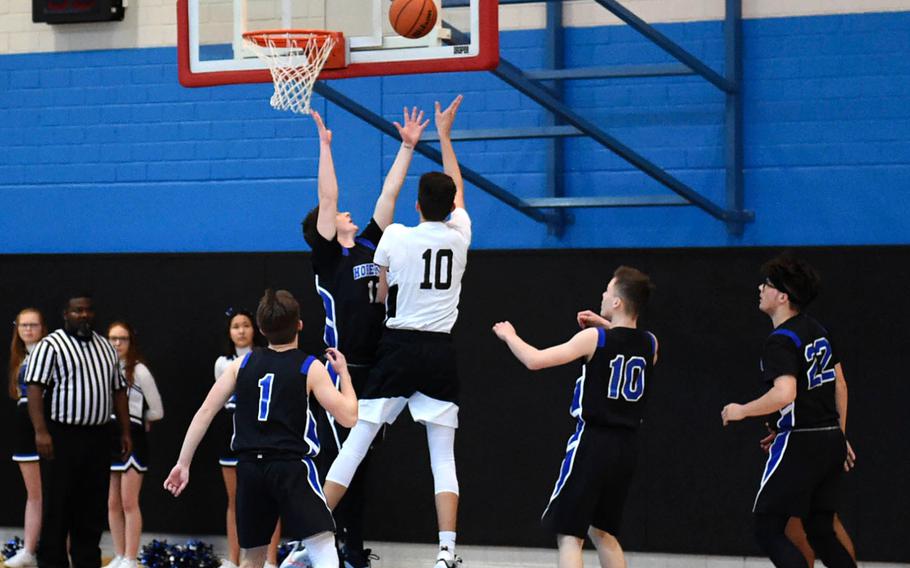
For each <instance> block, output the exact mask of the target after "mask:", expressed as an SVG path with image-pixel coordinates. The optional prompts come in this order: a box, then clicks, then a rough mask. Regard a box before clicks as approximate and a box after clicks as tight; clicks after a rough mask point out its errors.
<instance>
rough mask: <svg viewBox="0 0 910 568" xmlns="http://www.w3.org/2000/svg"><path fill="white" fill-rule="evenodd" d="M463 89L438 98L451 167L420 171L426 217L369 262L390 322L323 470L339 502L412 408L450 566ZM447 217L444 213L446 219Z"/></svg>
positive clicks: (401, 230)
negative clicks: (426, 451)
mask: <svg viewBox="0 0 910 568" xmlns="http://www.w3.org/2000/svg"><path fill="white" fill-rule="evenodd" d="M461 100H462V98H461V96H460V95H459V96H458V97H456V98H455V100H454V101H452V103H451V104H450V105H449V106H448V108H446V109H445V110H444V111H442V110H440V105H439V103H438V102H437V103H436V130H437V131H438V132H439V142H440V146H441V149H442V161H443V169H444V170H445V173H441V172H430V173H427V174H424V175H423V176H422V177H421V178H420V186H419V189H418V198H417V210H418V212H420V224H419V225H417V226H416V227H405V226H403V225H399V224H393V225H389V227H388V228H387V229H386V230H385V233H384V234H383V236H382V239H381V240H380V241H379V246H378V247H377V248H376V254H375V256H374V257H373V261H374V262H375V263H376V264H377V265H379V267H380V289H381V290H383V289H387V291H388V293H387V296H386V316H387V319H386V329H385V331H384V333H383V336H382V339H381V340H380V343H379V350H378V352H377V362H376V364H375V365H374V366H373V368H372V370H371V371H370V375H369V377H368V378H367V383H366V386H365V387H364V391H363V393H361V395H360V404H359V419H358V421H357V424H356V425H355V426H354V428H353V429H352V430H351V433H350V435H349V436H348V439H347V440H346V441H345V443H344V445H343V446H342V448H341V452H340V453H339V454H338V457H337V458H336V459H335V461H334V463H333V464H332V467H331V469H330V470H329V473H328V475H327V476H326V484H325V495H326V501H327V502H328V504H329V507H331V508H334V507H335V505H336V504H338V502H339V501H340V500H341V497H342V496H343V495H344V493H345V491H346V490H347V487H348V486H349V485H350V483H351V479H352V478H353V476H354V473H355V472H356V471H357V467H358V466H359V465H360V462H361V461H362V460H363V458H364V456H365V455H366V452H367V449H368V448H369V446H370V443H371V442H372V441H373V438H374V437H375V436H376V434H377V433H378V432H379V429H380V428H381V427H382V425H383V424H384V423H389V424H391V423H392V422H394V421H395V419H396V418H397V417H398V415H399V414H400V413H401V411H402V410H404V407H405V406H407V407H408V408H409V410H410V412H411V416H412V417H413V418H414V420H415V421H417V422H420V423H422V424H424V425H425V426H426V428H427V442H428V443H429V447H430V465H431V468H432V471H433V481H434V485H435V494H436V514H437V520H438V522H439V555H438V556H437V560H436V568H451V567H453V566H455V565H456V564H458V563H459V562H460V561H461V560H460V559H458V558H457V557H456V556H455V534H456V533H455V529H456V520H457V517H458V478H457V476H456V473H455V452H454V446H455V429H456V428H458V373H457V370H456V366H455V350H454V348H453V345H452V338H451V335H450V332H451V331H452V326H453V325H455V321H456V320H457V319H458V299H459V296H460V294H461V277H462V275H463V274H464V270H465V266H466V265H467V258H468V256H467V255H468V246H469V245H470V243H471V218H470V217H468V213H467V211H465V208H464V183H463V182H462V179H461V171H460V170H459V168H458V161H457V159H456V157H455V150H454V148H453V147H452V138H451V132H452V123H453V122H454V120H455V114H456V112H457V111H458V107H459V105H460V104H461ZM447 217H448V218H449V220H448V221H446V218H447Z"/></svg>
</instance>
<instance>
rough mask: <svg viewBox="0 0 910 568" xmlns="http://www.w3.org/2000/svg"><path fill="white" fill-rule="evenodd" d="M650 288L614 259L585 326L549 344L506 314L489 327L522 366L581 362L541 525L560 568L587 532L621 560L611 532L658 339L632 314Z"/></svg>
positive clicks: (576, 553) (610, 558) (583, 316)
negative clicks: (521, 331) (551, 537)
mask: <svg viewBox="0 0 910 568" xmlns="http://www.w3.org/2000/svg"><path fill="white" fill-rule="evenodd" d="M652 289H653V286H652V284H651V280H650V278H648V276H647V275H646V274H644V273H642V272H640V271H638V270H636V269H634V268H629V267H626V266H620V267H619V268H617V269H616V271H615V272H614V273H613V278H612V279H611V280H610V282H609V284H607V289H606V291H605V292H604V293H603V297H602V300H601V306H600V314H601V315H600V316H598V315H597V314H594V313H592V312H590V311H585V312H581V313H579V314H578V321H579V324H581V326H582V327H586V329H583V330H582V331H580V332H578V333H576V334H575V336H574V337H572V339H570V340H569V341H567V342H565V343H563V344H561V345H556V346H554V347H550V348H548V349H536V348H534V347H532V346H531V345H528V344H527V343H525V341H524V340H522V339H521V338H520V337H519V336H518V334H517V333H516V332H515V328H514V327H513V326H512V324H511V323H509V322H507V321H505V322H499V323H497V324H496V325H494V326H493V332H494V333H495V334H496V336H497V337H499V338H500V339H501V340H503V341H504V342H505V343H506V345H508V346H509V349H511V351H512V353H513V354H514V355H515V357H517V358H518V360H519V361H521V362H522V363H523V364H524V365H525V366H526V367H527V368H528V369H531V370H538V369H547V368H550V367H557V366H560V365H565V364H568V363H573V362H576V361H578V360H579V359H584V361H585V362H584V363H583V364H582V367H581V376H580V377H579V378H578V380H577V381H575V394H574V396H573V397H572V406H571V408H570V409H569V414H571V415H572V416H573V417H574V418H576V419H577V420H578V425H577V426H576V429H575V433H574V434H572V436H571V437H570V438H569V442H568V444H567V445H566V457H565V458H564V459H563V462H562V466H561V467H560V469H559V477H558V478H557V480H556V486H555V488H554V489H553V493H552V495H551V496H550V503H549V504H548V505H547V508H546V510H545V511H544V514H543V524H544V526H546V527H547V528H549V529H550V530H552V531H553V532H555V533H556V542H557V545H558V546H559V568H580V567H581V566H583V557H582V546H583V545H584V538H585V535H586V534H587V535H588V537H590V539H591V541H592V542H593V543H594V546H595V548H596V549H597V555H598V557H599V559H600V565H601V566H602V567H603V568H623V567H624V566H625V565H626V564H625V556H624V555H623V551H622V547H621V546H620V544H619V541H618V540H617V538H616V536H617V535H618V534H619V527H620V524H621V522H622V512H623V504H624V502H625V499H626V493H627V492H628V489H629V484H630V482H631V480H632V475H633V473H634V471H635V459H636V454H637V440H636V434H637V431H638V426H639V425H640V424H641V422H642V418H643V415H644V407H645V402H646V401H647V398H648V396H647V394H648V390H649V389H650V388H651V386H650V384H651V381H652V380H653V378H654V377H653V374H652V370H653V367H654V365H655V364H656V363H657V338H655V337H654V334H652V333H651V332H648V331H642V330H639V329H638V314H639V313H640V312H641V310H642V308H644V306H645V304H646V303H647V301H648V298H649V297H650V295H651V290H652ZM589 326H590V327H589Z"/></svg>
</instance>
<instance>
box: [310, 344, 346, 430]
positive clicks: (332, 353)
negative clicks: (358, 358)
mask: <svg viewBox="0 0 910 568" xmlns="http://www.w3.org/2000/svg"><path fill="white" fill-rule="evenodd" d="M325 356H326V358H327V359H328V360H329V363H331V364H332V368H334V369H335V372H336V373H338V378H339V379H340V381H341V384H340V386H341V390H339V389H336V388H335V385H333V384H332V378H331V377H329V372H328V370H327V369H326V368H325V365H323V364H322V363H320V362H319V361H315V362H313V363H312V364H311V365H310V369H309V371H307V375H306V384H307V391H308V392H312V393H313V394H314V395H316V400H317V401H318V402H319V404H320V405H322V407H323V408H324V409H325V410H326V412H328V413H329V414H331V415H332V416H334V417H335V420H337V421H338V423H339V424H341V425H342V426H344V427H345V428H353V427H354V423H355V422H357V394H356V393H355V392H354V386H353V383H351V374H350V373H349V372H348V364H347V360H346V359H345V358H344V355H342V353H341V351H338V350H337V349H334V348H332V347H329V348H328V349H326V350H325Z"/></svg>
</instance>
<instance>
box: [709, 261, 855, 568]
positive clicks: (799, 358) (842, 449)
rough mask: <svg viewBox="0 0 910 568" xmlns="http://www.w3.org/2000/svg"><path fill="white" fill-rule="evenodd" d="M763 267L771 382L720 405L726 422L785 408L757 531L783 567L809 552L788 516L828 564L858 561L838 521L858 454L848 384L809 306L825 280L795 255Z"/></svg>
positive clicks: (757, 509) (802, 562) (758, 504)
mask: <svg viewBox="0 0 910 568" xmlns="http://www.w3.org/2000/svg"><path fill="white" fill-rule="evenodd" d="M762 273H763V276H764V281H763V282H762V283H761V284H760V285H759V309H760V310H761V311H763V312H764V313H766V314H767V315H768V316H769V317H770V318H771V323H772V324H773V326H774V331H772V332H771V334H770V335H769V336H768V338H767V339H766V340H765V346H764V349H763V351H762V358H761V371H762V378H763V379H764V381H765V382H766V383H767V384H768V385H770V387H771V388H770V389H769V390H768V392H766V393H765V394H764V395H763V396H761V397H759V398H757V399H755V400H753V401H751V402H749V403H747V404H732V403H731V404H728V405H726V406H725V407H724V409H723V411H722V412H721V418H722V419H723V423H724V425H725V426H726V425H727V424H729V423H730V422H735V421H738V420H743V419H744V418H749V417H752V416H756V417H759V416H761V417H763V416H766V415H768V414H771V413H775V412H776V413H779V415H778V416H777V417H776V418H775V420H774V426H773V428H774V429H775V430H776V434H775V436H774V438H773V441H771V442H770V446H769V447H768V461H767V464H766V465H765V469H764V472H763V473H762V478H761V483H760V486H759V489H758V495H757V496H756V498H755V504H754V506H753V512H754V513H755V532H756V538H757V539H758V542H759V544H760V545H761V546H762V548H763V549H764V551H765V553H766V554H767V555H768V556H769V557H770V558H771V561H772V562H773V563H774V565H775V566H777V567H778V568H781V567H786V568H790V567H792V568H805V567H806V559H805V558H804V557H803V555H802V554H801V553H800V551H799V549H798V548H797V547H796V546H795V545H794V544H793V543H792V542H791V541H790V540H789V539H788V538H787V537H786V534H785V527H786V525H787V521H788V519H789V518H790V517H799V518H801V519H802V520H803V525H804V527H805V530H806V535H807V536H808V539H809V543H810V544H811V545H812V548H813V550H815V553H816V555H817V556H818V558H819V559H821V561H822V562H824V563H825V565H826V566H828V568H841V567H850V568H852V567H855V566H856V562H855V561H854V560H853V558H851V556H850V554H849V553H848V551H847V550H846V548H845V547H844V545H843V544H842V543H841V542H840V541H839V540H838V538H837V536H836V534H835V532H834V528H833V527H834V514H835V511H836V509H837V506H838V497H839V485H840V482H841V478H842V477H843V474H844V471H845V470H849V469H850V468H852V466H853V462H854V460H855V458H856V456H855V455H854V453H853V450H852V448H850V445H849V444H848V443H847V441H846V438H845V437H844V431H845V429H846V422H847V413H846V408H847V383H846V380H845V379H844V373H843V370H842V369H841V365H840V361H839V359H838V356H837V350H836V345H835V344H834V343H833V341H832V339H831V335H830V334H829V333H828V331H827V330H826V329H825V328H824V327H823V326H822V325H821V324H819V323H818V322H817V321H815V320H814V319H813V318H811V317H809V316H808V315H806V314H804V313H803V309H805V307H806V306H807V305H809V303H810V302H811V301H812V300H813V299H814V298H815V296H816V295H817V294H818V287H819V281H820V279H819V276H818V273H817V272H816V271H815V269H813V268H812V267H811V266H810V265H808V264H807V263H806V262H804V261H802V260H799V259H796V258H794V257H793V256H791V255H781V256H779V257H777V258H775V259H773V260H771V261H769V262H767V263H766V264H765V265H764V266H763V267H762Z"/></svg>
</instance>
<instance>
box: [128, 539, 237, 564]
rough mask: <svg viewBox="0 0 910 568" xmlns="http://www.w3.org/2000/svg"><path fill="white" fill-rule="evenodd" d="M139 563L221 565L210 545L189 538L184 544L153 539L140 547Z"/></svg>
mask: <svg viewBox="0 0 910 568" xmlns="http://www.w3.org/2000/svg"><path fill="white" fill-rule="evenodd" d="M139 563H140V564H142V565H144V566H146V567H147V568H218V566H219V565H221V561H220V560H219V559H218V557H217V556H215V553H214V551H213V549H212V545H210V544H206V543H205V542H203V541H201V540H189V541H187V542H186V544H168V542H167V541H166V540H163V541H159V540H153V541H152V542H150V543H148V544H146V545H145V546H143V547H142V551H141V552H140V554H139Z"/></svg>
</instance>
